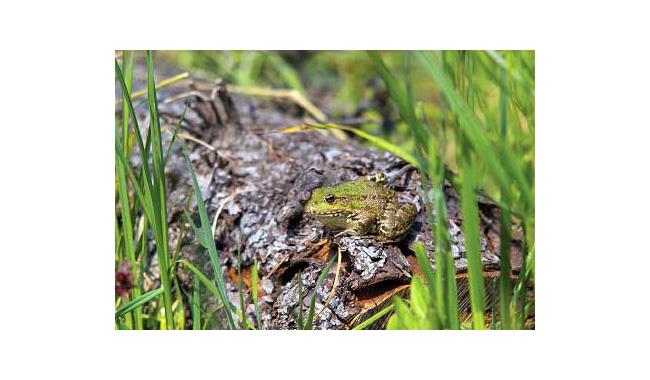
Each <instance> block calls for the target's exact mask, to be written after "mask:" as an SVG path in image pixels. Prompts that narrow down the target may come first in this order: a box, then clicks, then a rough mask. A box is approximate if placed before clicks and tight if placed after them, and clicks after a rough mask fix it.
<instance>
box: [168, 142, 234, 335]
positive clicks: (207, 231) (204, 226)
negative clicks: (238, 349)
mask: <svg viewBox="0 0 650 380" xmlns="http://www.w3.org/2000/svg"><path fill="white" fill-rule="evenodd" d="M178 142H179V144H181V148H182V151H183V156H185V162H186V163H187V167H188V170H189V171H190V173H191V175H192V184H193V186H194V195H195V197H196V204H197V208H198V212H199V218H200V220H201V225H200V226H199V228H200V230H201V231H202V235H203V236H204V237H205V239H204V242H205V243H206V244H207V249H208V254H209V256H210V262H211V263H212V270H213V272H214V280H215V283H216V285H217V289H218V291H219V293H218V296H219V299H220V300H221V302H222V303H223V305H224V309H225V310H226V318H227V319H228V326H229V327H230V328H231V329H235V321H234V319H233V317H232V307H233V305H232V303H231V302H230V299H229V298H228V294H227V292H226V285H225V281H224V278H223V272H222V269H221V263H220V262H219V256H218V255H217V247H216V246H215V244H214V236H213V235H212V229H211V228H210V221H209V220H208V213H207V211H206V210H205V203H204V202H203V196H202V195H201V187H200V186H199V182H198V181H197V179H196V174H195V173H194V168H192V162H191V161H190V155H189V151H188V149H187V145H186V144H185V142H183V141H182V140H179V141H178Z"/></svg>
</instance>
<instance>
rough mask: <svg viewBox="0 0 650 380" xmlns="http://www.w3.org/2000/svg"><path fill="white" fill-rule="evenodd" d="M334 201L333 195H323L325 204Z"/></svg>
mask: <svg viewBox="0 0 650 380" xmlns="http://www.w3.org/2000/svg"><path fill="white" fill-rule="evenodd" d="M334 199H336V197H335V196H334V194H327V195H325V202H327V203H332V202H334Z"/></svg>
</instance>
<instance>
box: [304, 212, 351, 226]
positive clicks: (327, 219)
mask: <svg viewBox="0 0 650 380" xmlns="http://www.w3.org/2000/svg"><path fill="white" fill-rule="evenodd" d="M349 215H350V214H349V213H347V212H341V211H338V212H329V213H327V212H318V213H316V212H314V213H310V216H312V217H314V218H316V220H318V221H319V222H321V223H323V224H325V225H327V226H328V227H329V228H331V229H333V230H339V229H341V230H343V229H346V228H347V218H348V216H349Z"/></svg>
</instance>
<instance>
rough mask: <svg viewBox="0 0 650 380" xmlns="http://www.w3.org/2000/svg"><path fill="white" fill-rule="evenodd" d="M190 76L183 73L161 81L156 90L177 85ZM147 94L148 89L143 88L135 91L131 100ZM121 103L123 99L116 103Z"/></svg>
mask: <svg viewBox="0 0 650 380" xmlns="http://www.w3.org/2000/svg"><path fill="white" fill-rule="evenodd" d="M189 76H190V73H188V72H185V73H181V74H178V75H176V76H173V77H171V78H167V79H163V80H161V81H160V82H158V84H157V85H156V90H158V89H160V88H162V87H165V86H169V85H170V84H172V83H175V82H178V81H179V80H183V79H185V78H187V77H189ZM146 93H147V89H146V88H143V89H141V90H138V91H135V92H133V93H132V94H131V100H133V99H135V98H138V97H140V96H142V95H144V94H146ZM120 103H122V98H120V99H117V100H116V101H115V105H118V104H120Z"/></svg>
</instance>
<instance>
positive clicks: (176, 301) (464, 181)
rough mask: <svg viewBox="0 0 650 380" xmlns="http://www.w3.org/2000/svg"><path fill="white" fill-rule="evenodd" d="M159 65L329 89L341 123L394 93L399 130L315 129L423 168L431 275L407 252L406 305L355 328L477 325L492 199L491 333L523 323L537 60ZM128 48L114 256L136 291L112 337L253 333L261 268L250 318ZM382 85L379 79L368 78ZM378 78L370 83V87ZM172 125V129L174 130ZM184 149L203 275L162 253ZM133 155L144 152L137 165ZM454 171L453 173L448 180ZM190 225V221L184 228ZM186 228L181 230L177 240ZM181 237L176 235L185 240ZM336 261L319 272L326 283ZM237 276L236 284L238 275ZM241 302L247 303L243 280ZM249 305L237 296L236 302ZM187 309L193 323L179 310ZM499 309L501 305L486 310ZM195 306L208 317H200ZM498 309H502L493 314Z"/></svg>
mask: <svg viewBox="0 0 650 380" xmlns="http://www.w3.org/2000/svg"><path fill="white" fill-rule="evenodd" d="M165 54H166V55H164V54H163V58H165V59H172V60H178V61H179V62H184V64H185V65H186V66H190V67H192V68H193V70H194V72H196V73H201V72H203V73H207V74H209V75H212V76H214V75H215V74H216V75H219V76H223V77H225V78H226V79H227V80H229V81H230V82H234V83H236V84H240V85H245V86H261V87H270V86H274V87H281V88H290V89H293V90H296V91H299V92H300V93H302V94H304V95H305V96H307V97H309V96H310V94H313V93H314V92H318V91H324V90H327V91H331V92H332V93H334V94H335V97H334V99H335V100H334V105H333V108H332V110H331V114H330V116H333V117H344V116H348V115H350V114H351V113H352V112H354V110H355V107H357V106H358V105H359V104H362V103H363V102H368V101H369V100H372V99H376V98H377V97H378V96H381V93H382V91H387V94H388V95H389V103H388V106H387V107H388V109H389V110H390V111H391V112H392V115H393V121H394V125H393V126H392V127H390V128H387V127H385V126H380V125H379V123H378V120H377V118H378V117H379V113H378V111H377V110H374V109H369V110H366V111H364V112H363V113H362V117H366V118H368V121H367V122H365V123H364V124H363V125H362V126H360V127H358V128H357V127H350V126H346V125H341V124H337V123H324V124H314V125H311V127H313V128H334V129H341V130H346V131H349V132H351V133H353V134H355V135H356V136H358V137H359V138H361V139H363V140H364V141H366V143H367V144H369V145H373V146H375V147H377V148H379V149H382V150H386V151H389V152H392V153H393V154H396V155H398V156H401V157H402V158H403V159H405V160H406V161H407V162H409V163H411V164H412V165H414V166H415V167H417V168H418V170H419V172H420V174H421V175H422V177H423V187H424V190H425V193H426V194H431V197H430V198H426V199H425V206H426V207H425V209H426V213H427V218H428V219H429V221H430V225H431V233H432V234H433V236H434V237H435V239H434V241H435V262H436V266H435V269H434V268H432V267H431V266H430V264H429V260H428V258H427V256H426V254H425V251H424V247H423V246H421V245H417V246H416V247H415V254H416V258H417V260H418V263H419V265H420V267H421V268H422V269H423V277H422V278H419V279H414V280H413V283H412V287H411V295H410V300H399V299H396V300H395V301H394V303H393V304H392V305H390V306H389V307H387V308H384V309H382V310H381V311H380V312H378V313H377V314H376V315H374V316H371V317H370V319H368V320H366V321H365V322H363V323H361V324H360V325H359V326H358V328H360V329H362V328H365V327H368V326H370V325H371V324H372V323H374V322H376V321H377V320H379V319H380V318H381V317H384V316H385V315H386V314H388V313H391V312H392V313H394V314H393V316H392V317H391V319H390V321H389V325H388V326H389V327H390V328H401V329H408V328H418V329H419V328H434V329H459V328H475V329H481V328H485V327H486V325H485V322H484V316H485V315H484V314H485V311H486V310H485V309H486V306H488V305H486V301H485V293H486V292H485V288H484V282H483V278H482V265H481V261H480V255H479V253H480V252H479V247H480V240H479V239H480V234H479V216H478V207H477V197H478V196H479V195H481V196H485V197H488V198H489V199H491V200H492V201H494V202H495V203H497V204H498V205H499V206H500V208H501V209H502V213H501V217H500V221H501V231H500V240H501V242H502V244H501V247H499V249H500V255H501V258H502V260H501V275H500V277H499V279H498V282H497V285H496V289H498V293H499V300H498V302H497V303H496V304H494V305H491V306H495V307H493V308H492V313H493V316H496V317H497V318H498V321H499V322H498V323H496V324H492V326H491V327H492V328H500V329H521V328H523V327H524V323H525V320H526V316H527V313H528V312H529V310H530V309H531V308H532V307H533V306H534V299H533V301H532V302H529V301H527V299H526V290H527V288H528V287H530V286H533V287H534V280H535V191H534V175H535V162H534V161H535V160H534V159H535V93H534V92H535V77H534V71H535V55H534V52H530V51H500V52H496V51H470V52H467V51H443V52H367V53H366V52H319V53H315V54H312V55H311V56H309V57H308V58H307V59H306V60H305V61H304V62H303V63H302V64H301V65H298V66H294V65H292V64H290V63H289V61H287V59H286V57H285V56H284V55H283V54H281V53H278V52H250V51H249V52H243V51H242V52H177V53H165ZM135 60H136V54H135V53H133V52H124V53H123V55H122V58H121V62H118V61H117V60H116V61H115V75H116V82H117V83H118V86H119V87H118V88H119V89H120V91H121V96H122V102H121V106H120V107H122V112H121V115H119V114H117V113H116V115H119V116H116V119H115V157H116V159H115V179H116V181H115V191H116V199H115V202H116V203H115V204H116V219H115V234H116V236H115V262H116V268H118V267H120V266H121V265H122V264H123V263H128V267H129V269H128V271H129V274H130V275H131V277H132V285H133V288H132V289H131V290H130V291H129V292H128V294H126V295H125V296H123V297H116V317H115V318H116V319H115V322H116V324H115V326H116V328H118V329H156V328H166V329H174V328H177V329H179V328H180V329H182V328H185V327H186V326H185V320H186V319H187V318H188V317H190V316H191V319H192V328H193V329H202V328H205V327H206V326H209V325H212V322H214V321H215V320H221V319H220V318H222V317H223V318H222V319H223V320H224V321H225V322H224V323H225V324H224V326H223V327H225V328H230V329H239V328H249V329H254V328H260V326H261V314H260V313H261V312H260V308H259V295H258V294H257V290H258V286H259V277H258V273H257V270H258V268H257V265H258V263H257V261H255V262H254V266H253V273H252V276H253V277H252V283H253V284H252V285H253V286H252V289H251V294H250V297H251V299H252V300H253V304H254V306H255V318H254V320H252V321H249V320H248V319H246V317H245V315H244V314H245V310H244V309H243V308H242V309H239V308H236V307H235V306H234V305H233V304H232V303H231V302H230V300H229V299H228V296H227V292H226V287H225V280H224V278H223V268H222V267H221V263H220V259H219V255H218V252H217V249H216V245H215V241H214V236H212V231H211V228H210V225H211V223H210V220H209V218H208V215H207V212H206V209H205V204H204V201H203V199H202V197H201V192H200V189H199V187H198V182H197V180H196V176H195V174H194V170H193V168H192V165H191V163H190V160H189V152H188V150H187V147H186V146H185V143H184V141H183V140H182V139H179V138H177V135H176V133H174V134H173V135H172V138H171V141H170V142H169V144H168V145H167V146H166V147H164V146H163V145H164V144H163V140H162V133H161V125H160V117H159V112H158V100H157V98H156V89H155V83H156V81H155V78H154V65H153V64H154V62H153V54H152V53H151V52H146V53H145V54H144V61H145V63H146V69H147V99H146V104H147V108H148V113H149V120H150V124H149V126H148V128H146V134H143V133H142V131H143V129H141V128H140V125H139V122H138V119H137V117H136V114H135V112H134V105H133V101H132V99H131V96H130V94H131V92H132V90H133V72H134V63H135ZM373 78H379V79H380V80H381V81H380V82H377V81H375V82H372V80H373ZM371 83H374V84H371ZM179 128H180V122H179V124H178V125H177V126H176V129H175V132H178V129H179ZM173 144H178V145H180V147H181V150H182V152H183V155H184V156H185V160H186V163H187V166H188V169H189V170H190V173H191V175H192V184H193V188H194V197H195V200H196V201H197V205H198V210H197V211H198V223H196V225H195V226H194V228H193V231H191V232H193V237H194V239H196V241H197V242H198V243H199V245H200V246H201V251H200V252H199V254H207V257H206V261H207V258H209V263H210V271H211V272H212V273H211V275H210V276H207V275H206V274H204V273H202V272H201V270H200V269H199V268H198V267H197V266H196V265H195V264H193V263H190V262H188V261H187V260H179V259H178V255H179V252H180V249H181V248H182V247H181V246H180V241H179V245H176V247H170V246H169V239H168V236H167V231H168V228H169V226H168V224H167V223H168V214H167V190H168V189H167V183H166V179H165V175H164V169H165V165H166V163H167V158H168V157H169V152H170V151H171V148H172V145H173ZM133 155H136V156H139V157H142V158H145V159H141V160H139V161H138V162H139V164H137V165H135V164H133V162H132V160H131V157H132V156H133ZM453 173H457V175H454V174H453ZM445 180H448V181H450V182H451V183H452V184H454V186H455V187H456V188H457V189H458V190H459V192H460V194H461V210H462V216H463V226H462V227H463V231H464V235H465V241H466V252H467V259H468V266H469V268H468V276H469V291H470V297H471V309H472V323H470V324H461V322H460V320H459V313H458V299H457V288H456V286H457V285H456V278H455V267H454V262H453V258H452V255H451V246H450V241H449V233H448V225H447V224H448V222H447V218H448V216H447V214H446V204H445V197H444V194H443V186H444V182H445ZM191 222H192V224H194V222H193V221H191ZM512 223H514V224H515V225H518V226H521V228H522V229H523V238H522V245H523V255H524V258H523V265H522V268H521V272H520V273H519V278H518V280H517V281H516V282H513V281H512V280H511V276H510V274H511V268H510V261H509V258H510V244H509V242H510V239H511V237H512V235H513V231H512V230H511V225H512ZM183 233H184V231H183V232H182V233H181V234H183ZM149 236H152V237H153V241H154V243H155V251H156V257H157V260H158V264H159V268H160V279H159V280H160V287H158V288H156V289H153V290H151V289H149V288H145V281H144V277H143V271H144V268H145V266H144V257H145V256H146V254H147V252H148V237H149ZM180 240H183V239H180ZM179 266H182V267H184V268H186V269H188V270H190V271H191V272H192V273H193V274H194V284H195V285H194V289H193V291H192V292H191V294H184V293H183V289H181V288H180V286H179V281H178V279H177V277H176V271H177V269H178V267H179ZM330 266H331V263H328V264H327V266H326V267H325V268H324V269H323V271H322V272H321V276H319V279H318V281H317V286H321V285H322V282H323V281H324V278H325V276H326V275H327V273H328V272H329V269H330ZM240 278H241V276H240ZM299 286H300V289H299V293H300V295H299V297H300V298H301V299H300V307H299V308H298V310H297V315H296V316H295V317H296V320H297V325H298V328H299V329H311V328H313V318H314V314H315V294H314V295H313V296H312V298H311V299H310V306H309V308H308V309H307V310H303V308H302V297H304V294H303V289H302V284H299ZM239 288H240V290H239V291H240V294H239V296H240V300H244V299H245V295H244V294H243V291H244V290H243V286H241V284H240V286H239ZM201 289H202V290H207V292H208V294H210V295H213V296H214V297H215V298H216V299H217V301H218V306H217V310H218V311H214V310H210V311H207V310H205V309H202V303H204V302H207V299H206V297H205V295H202V294H201V292H200V291H199V290H201ZM241 303H242V305H243V302H241ZM185 304H187V305H189V313H191V315H190V316H188V315H185V313H186V311H185V308H184V307H183V305H185ZM494 309H496V310H494ZM202 311H203V312H202ZM494 313H496V314H494Z"/></svg>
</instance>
